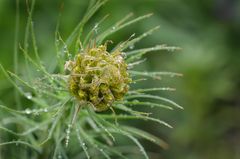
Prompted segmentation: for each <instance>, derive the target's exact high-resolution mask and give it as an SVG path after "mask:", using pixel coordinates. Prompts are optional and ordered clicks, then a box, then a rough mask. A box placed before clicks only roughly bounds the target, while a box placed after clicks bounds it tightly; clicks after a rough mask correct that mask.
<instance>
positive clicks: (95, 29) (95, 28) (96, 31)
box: [93, 23, 98, 33]
mask: <svg viewBox="0 0 240 159" xmlns="http://www.w3.org/2000/svg"><path fill="white" fill-rule="evenodd" d="M93 30H94V31H95V33H98V23H96V24H95V25H94V28H93Z"/></svg>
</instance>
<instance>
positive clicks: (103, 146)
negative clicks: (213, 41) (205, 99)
mask: <svg viewBox="0 0 240 159" xmlns="http://www.w3.org/2000/svg"><path fill="white" fill-rule="evenodd" d="M105 2H106V1H104V0H103V1H101V0H99V1H96V2H95V1H91V2H90V3H89V8H88V11H87V12H86V14H85V16H84V17H83V18H82V20H81V21H80V22H79V24H78V25H77V26H76V28H75V29H74V30H73V32H72V34H71V35H70V36H69V37H68V38H67V39H66V40H63V39H62V38H61V36H60V33H59V31H58V27H59V26H58V25H57V29H56V33H55V38H56V39H55V45H56V59H57V63H56V64H55V65H54V67H51V69H49V68H47V67H45V66H46V65H44V64H43V62H42V61H41V59H40V57H39V54H38V48H37V44H36V39H35V34H34V27H33V23H32V14H33V9H34V3H35V1H32V3H31V7H30V8H29V10H28V11H29V17H28V23H27V26H26V34H25V41H24V44H23V46H20V49H21V52H22V53H23V55H24V58H25V66H26V67H25V68H26V69H25V71H24V74H22V75H19V74H18V72H19V70H18V66H19V65H18V61H17V59H18V49H17V48H18V44H17V42H16V45H15V48H16V49H15V73H12V72H10V71H6V70H5V69H4V68H3V66H2V65H0V67H1V70H2V72H3V73H4V75H5V76H6V77H7V78H8V80H9V81H10V82H11V83H12V84H13V86H14V87H15V89H16V93H15V99H16V102H17V107H16V109H11V108H10V107H8V106H6V105H0V108H1V109H2V110H4V111H5V112H7V113H8V114H9V115H7V116H6V118H5V119H3V120H1V126H0V130H2V131H6V132H7V133H9V134H12V135H13V136H15V137H17V140H14V141H4V142H2V143H0V146H4V145H5V146H6V145H11V144H16V145H18V144H22V145H25V146H27V147H28V148H27V147H26V148H24V150H22V151H19V154H18V155H19V156H21V158H29V156H31V158H49V157H52V158H68V156H70V158H90V157H91V158H102V157H103V158H115V157H119V158H128V157H130V155H131V150H129V149H128V148H127V149H126V148H125V149H124V148H123V147H120V146H118V145H122V144H121V143H120V144H118V142H119V141H120V140H125V139H124V138H123V137H126V138H129V139H130V140H132V142H133V143H135V145H136V146H137V147H138V148H139V150H140V152H141V156H143V157H144V158H149V157H148V154H147V152H146V151H145V149H144V147H143V146H142V144H141V143H140V142H139V141H138V138H143V139H146V140H149V141H151V142H153V143H156V144H157V145H159V146H161V147H163V148H166V147H167V144H166V143H165V142H164V141H163V140H162V139H160V138H158V137H157V136H154V135H152V134H150V133H148V132H146V131H143V130H142V129H140V128H137V127H133V126H130V125H128V124H127V123H125V122H122V120H127V121H131V120H134V119H137V120H147V121H153V122H157V123H159V124H160V125H164V126H167V127H169V128H171V126H170V125H169V124H167V123H166V122H164V121H162V120H160V119H156V118H153V117H151V116H150V114H151V113H149V112H141V111H138V110H135V109H134V106H135V105H137V106H141V105H142V106H145V107H159V108H164V109H173V108H172V106H175V107H177V108H182V107H181V106H179V105H178V104H176V103H175V102H173V101H171V100H169V99H167V98H164V97H160V96H156V95H152V94H150V93H149V92H153V91H163V90H169V91H171V90H174V89H172V88H139V89H131V88H132V87H131V86H132V85H134V84H135V83H136V82H139V81H141V80H145V79H148V78H152V79H160V77H161V76H165V75H169V76H181V74H178V73H172V72H140V71H136V70H133V69H134V66H135V65H138V64H141V63H142V62H144V60H142V57H143V56H144V55H145V54H146V53H148V52H151V51H157V50H169V51H173V50H176V49H179V48H177V47H169V46H166V45H157V46H154V47H151V48H143V49H136V50H131V49H130V50H129V49H128V48H129V47H131V46H133V45H134V44H135V43H137V42H139V41H140V40H142V39H143V38H145V37H146V36H148V35H150V34H152V33H153V32H154V31H155V30H156V29H158V28H159V27H154V28H153V29H151V30H149V31H147V32H145V33H143V34H142V35H139V36H137V37H135V35H132V36H130V38H129V39H128V40H126V41H124V42H120V43H119V44H117V45H116V47H115V48H113V50H111V51H109V50H107V42H105V44H104V45H103V43H104V41H105V40H106V38H107V37H109V36H110V35H111V34H114V33H117V31H119V30H121V29H123V28H125V27H127V26H129V25H132V24H134V23H136V22H139V21H142V20H144V19H146V18H149V17H150V16H151V15H152V14H147V15H143V16H140V17H137V18H135V19H131V20H129V19H130V18H131V17H132V14H129V15H127V16H126V17H124V18H123V19H122V20H120V21H118V22H116V23H115V24H114V25H113V26H111V27H110V28H109V29H106V30H105V31H102V32H98V33H96V31H97V29H98V27H99V25H101V23H102V22H103V21H104V20H105V18H106V17H103V19H102V20H100V22H99V23H97V25H95V26H93V27H92V29H91V30H90V31H89V32H87V33H86V31H85V30H84V28H85V25H86V23H87V22H88V21H89V20H90V18H91V17H92V16H93V15H94V13H96V11H97V10H98V9H99V8H100V7H101V6H102V5H103V4H104V3H105ZM17 21H18V18H17ZM17 23H18V22H17ZM17 32H18V29H16V33H17ZM84 33H85V34H86V36H85V37H84V38H83V37H82V35H85V34H84ZM16 36H17V34H16ZM29 41H31V42H32V43H31V44H32V45H31V48H29V45H30V43H29ZM29 52H34V57H32V56H30V54H29ZM21 97H25V98H27V99H28V100H29V101H30V103H31V105H32V106H31V108H30V106H23V105H22V104H21ZM141 99H149V101H143V100H141ZM152 100H153V101H152ZM159 101H160V102H163V103H166V105H164V104H162V103H161V104H160V103H159ZM97 111H101V112H100V113H99V112H97ZM74 139H76V140H74ZM75 145H79V146H78V147H76V146H75ZM122 146H125V145H122ZM133 147H134V146H130V149H132V148H133ZM11 149H12V151H15V150H16V152H18V151H17V148H15V147H11ZM32 150H35V151H32ZM80 150H82V151H80ZM134 155H135V156H137V154H134ZM3 156H5V154H4V155H3Z"/></svg>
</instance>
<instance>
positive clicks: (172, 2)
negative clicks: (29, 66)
mask: <svg viewBox="0 0 240 159" xmlns="http://www.w3.org/2000/svg"><path fill="white" fill-rule="evenodd" d="M87 3H88V1H87V0H83V1H80V0H51V1H47V0H41V1H40V0H37V3H36V7H35V11H34V15H33V20H34V26H35V31H36V36H37V42H38V47H39V52H40V53H41V57H42V59H43V61H45V63H46V65H47V64H48V63H51V60H52V59H51V58H49V57H52V54H53V53H54V51H55V50H54V31H55V27H56V23H57V20H58V15H59V13H61V14H62V16H61V24H60V32H61V34H62V36H63V39H64V38H66V36H67V35H69V34H70V32H71V31H72V29H73V28H74V26H75V25H76V24H77V22H78V21H79V19H80V18H81V17H82V15H83V13H84V12H85V9H86V7H87ZM61 6H62V7H61ZM130 12H133V13H134V14H135V16H140V15H143V14H146V13H154V16H153V17H152V18H150V19H148V20H146V21H144V22H140V23H137V25H134V26H131V27H128V28H126V29H124V30H122V31H121V32H119V33H117V34H115V35H113V36H112V37H109V38H108V39H111V40H113V41H114V42H115V44H117V43H118V42H119V41H123V40H126V39H128V37H129V36H130V35H131V34H132V33H136V34H137V35H139V34H140V33H142V32H144V31H146V30H148V29H151V28H153V27H154V26H157V25H160V26H161V28H160V30H158V31H157V32H155V33H154V34H153V35H152V36H150V37H148V38H146V39H144V40H143V41H142V42H140V43H138V44H137V45H136V46H135V47H136V48H141V47H149V46H153V45H156V44H168V45H171V46H179V47H181V48H182V50H181V51H176V52H174V53H172V52H167V51H161V52H152V53H149V54H148V55H146V57H147V61H146V62H145V64H144V65H143V67H141V68H140V69H142V70H149V71H157V70H158V71H172V72H180V73H182V74H184V76H183V77H181V78H163V80H161V81H160V82H159V81H153V82H151V84H149V83H148V84H147V83H142V85H141V86H142V87H151V86H170V87H175V88H176V89H177V91H176V92H173V93H172V92H170V93H162V95H163V96H165V97H168V98H170V99H173V100H174V101H175V102H177V103H178V104H180V105H182V106H183V107H184V109H185V110H184V111H181V110H175V111H166V110H154V109H152V110H149V111H153V112H154V114H153V115H154V116H157V117H159V118H161V119H164V120H165V121H167V122H169V123H170V124H172V125H173V126H174V129H172V130H169V129H166V128H161V127H158V126H156V125H154V124H151V125H149V124H148V125H141V126H142V128H143V129H146V130H148V131H150V132H152V133H153V134H155V135H157V136H160V137H161V138H163V139H164V140H165V141H167V142H168V143H169V145H170V147H169V149H168V150H162V149H160V148H159V147H157V146H155V145H152V144H150V143H147V142H146V143H144V144H145V147H146V149H147V150H148V151H150V152H152V156H153V157H154V156H155V157H154V158H156V159H162V158H163V159H165V158H169V159H180V158H184V159H203V158H204V159H239V158H240V124H239V123H240V78H239V77H240V29H239V28H240V1H239V0H109V2H108V3H107V4H106V5H104V7H103V8H102V9H101V10H100V11H99V12H97V14H96V15H95V16H94V18H93V19H92V20H91V21H90V22H89V24H88V25H89V27H92V26H94V24H95V23H96V21H97V20H99V19H100V18H101V17H103V16H104V15H106V14H110V16H109V18H108V19H107V20H106V21H105V24H104V25H103V26H100V28H99V31H101V30H104V28H106V27H107V26H110V25H111V24H112V23H114V22H115V21H117V20H119V19H120V18H122V17H123V16H125V15H126V14H128V13H130ZM15 14H16V6H15V1H14V0H1V1H0V37H1V38H0V63H1V64H2V65H4V67H5V68H7V69H9V70H13V50H14V47H13V46H14V30H15V17H16V16H15ZM26 20H27V10H26V2H25V0H20V30H19V41H20V43H21V44H22V42H23V36H24V32H25V25H26ZM19 60H20V63H21V62H23V57H22V56H21V55H20V57H19ZM12 96H13V88H12V86H11V84H10V83H9V82H7V81H6V79H5V77H4V76H3V74H2V72H1V74H0V103H7V104H13V105H14V101H12ZM136 124H139V125H140V124H141V123H136Z"/></svg>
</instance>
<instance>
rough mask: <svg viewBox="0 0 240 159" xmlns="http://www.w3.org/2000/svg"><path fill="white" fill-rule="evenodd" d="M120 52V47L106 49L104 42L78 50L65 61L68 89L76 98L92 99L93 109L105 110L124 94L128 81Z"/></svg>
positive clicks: (86, 100)
mask: <svg viewBox="0 0 240 159" xmlns="http://www.w3.org/2000/svg"><path fill="white" fill-rule="evenodd" d="M122 54H123V53H122V52H121V51H119V50H115V51H113V52H112V53H109V52H108V51H107V49H106V45H100V46H98V47H93V48H90V49H87V50H85V51H83V52H82V53H79V54H77V55H76V57H75V59H74V60H73V61H68V62H67V63H66V67H67V69H69V70H70V76H69V90H70V92H71V93H72V94H73V95H74V96H75V97H76V98H77V100H79V101H83V102H88V103H91V104H92V105H93V107H94V109H95V110H96V111H104V110H107V109H108V108H109V107H110V106H111V105H112V103H113V102H114V101H116V100H120V99H122V98H123V96H124V95H125V94H126V93H127V92H128V89H129V83H130V82H131V78H130V77H129V74H128V72H127V64H126V63H125V61H124V58H123V57H122Z"/></svg>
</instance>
